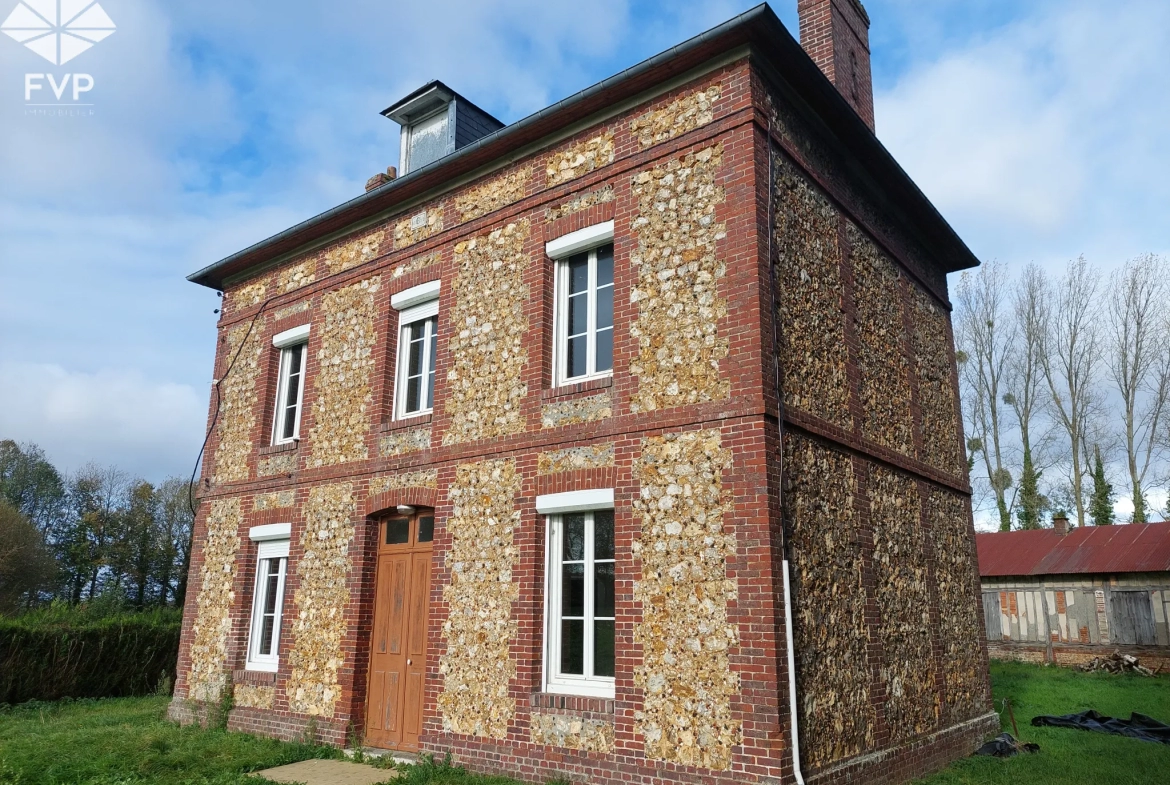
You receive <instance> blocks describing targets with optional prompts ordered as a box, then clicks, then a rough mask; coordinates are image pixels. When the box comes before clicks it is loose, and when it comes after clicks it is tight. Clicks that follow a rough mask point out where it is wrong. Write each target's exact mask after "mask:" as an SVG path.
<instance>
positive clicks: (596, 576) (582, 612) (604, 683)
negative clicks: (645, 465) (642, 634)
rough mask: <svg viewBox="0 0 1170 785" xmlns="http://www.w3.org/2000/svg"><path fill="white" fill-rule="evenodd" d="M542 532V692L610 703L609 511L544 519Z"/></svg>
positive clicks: (611, 527) (611, 585) (612, 665)
mask: <svg viewBox="0 0 1170 785" xmlns="http://www.w3.org/2000/svg"><path fill="white" fill-rule="evenodd" d="M547 532H548V534H547V537H548V540H547V546H546V549H545V553H546V554H547V569H546V571H545V574H546V582H547V585H546V591H545V620H546V625H545V626H546V634H545V667H544V673H545V679H544V681H545V684H544V688H545V690H546V691H548V692H559V693H565V694H569V695H590V696H597V697H603V698H612V697H613V694H614V672H615V662H616V661H615V656H616V655H615V651H614V631H615V607H614V564H615V562H614V518H613V510H612V509H599V510H586V511H579V512H564V513H558V514H555V515H549V516H548V527H547Z"/></svg>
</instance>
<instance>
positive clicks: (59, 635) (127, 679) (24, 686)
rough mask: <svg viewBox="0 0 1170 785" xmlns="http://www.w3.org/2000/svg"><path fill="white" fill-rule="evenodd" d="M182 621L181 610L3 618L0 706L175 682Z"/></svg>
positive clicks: (138, 690)
mask: <svg viewBox="0 0 1170 785" xmlns="http://www.w3.org/2000/svg"><path fill="white" fill-rule="evenodd" d="M181 624H182V613H181V612H180V611H179V610H177V609H164V610H156V611H148V612H142V613H129V612H122V613H115V614H109V615H104V616H96V617H95V616H94V615H93V614H91V613H87V612H85V611H83V610H77V609H68V608H52V609H49V610H46V611H39V612H35V613H31V614H27V615H25V616H18V617H15V618H6V619H0V703H23V702H24V701H28V700H34V699H35V700H57V699H59V698H65V697H70V698H102V697H117V696H125V695H146V694H150V693H153V692H155V691H156V690H157V689H158V688H159V684H160V682H162V681H164V680H169V681H168V682H167V683H174V677H175V661H176V659H177V658H178V654H179V629H180V626H181Z"/></svg>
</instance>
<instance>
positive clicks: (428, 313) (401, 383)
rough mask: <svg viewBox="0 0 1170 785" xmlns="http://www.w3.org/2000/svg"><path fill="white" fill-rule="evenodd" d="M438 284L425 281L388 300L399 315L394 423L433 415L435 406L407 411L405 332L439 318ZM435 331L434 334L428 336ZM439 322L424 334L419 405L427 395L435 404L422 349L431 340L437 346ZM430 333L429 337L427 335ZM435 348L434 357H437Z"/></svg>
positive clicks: (407, 345)
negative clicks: (419, 323) (411, 326)
mask: <svg viewBox="0 0 1170 785" xmlns="http://www.w3.org/2000/svg"><path fill="white" fill-rule="evenodd" d="M439 289H440V282H439V281H428V282H427V283H424V284H419V285H418V286H413V287H411V288H410V289H407V290H405V291H402V292H399V293H398V294H395V295H394V296H392V297H391V298H390V305H391V307H393V308H394V309H395V310H397V311H398V352H397V355H398V356H397V359H396V360H395V370H394V419H395V420H404V419H407V418H410V417H421V416H423V415H427V414H431V413H432V412H434V406H430V407H422V408H420V409H419V410H418V411H413V412H408V411H406V378H407V372H408V371H409V370H410V368H409V363H408V362H407V360H408V359H409V354H408V353H409V349H410V343H409V341H407V340H406V328H407V327H408V326H410V325H412V324H415V323H416V322H421V321H424V320H428V319H431V318H435V317H438V315H439ZM431 330H434V331H435V332H434V333H430V331H431ZM437 330H438V320H437V318H436V320H435V323H434V326H430V325H428V327H427V331H426V332H424V339H423V346H424V351H423V357H422V361H423V372H422V379H423V382H422V387H421V389H420V390H419V396H420V401H426V399H427V393H428V392H430V393H431V399H432V401H433V400H434V394H433V391H432V390H428V389H427V385H429V384H430V380H431V375H432V371H433V370H434V369H433V368H431V367H430V364H431V355H430V352H428V351H426V350H425V347H426V346H427V345H428V344H429V343H430V341H431V340H432V338H433V339H434V340H435V341H436V342H437V341H438V338H437ZM428 333H430V334H428ZM437 349H438V347H437V345H436V353H437Z"/></svg>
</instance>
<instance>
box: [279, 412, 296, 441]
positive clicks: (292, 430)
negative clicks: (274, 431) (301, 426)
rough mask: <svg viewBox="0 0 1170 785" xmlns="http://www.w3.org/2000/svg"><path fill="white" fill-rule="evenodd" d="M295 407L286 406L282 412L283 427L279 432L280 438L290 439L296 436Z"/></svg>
mask: <svg viewBox="0 0 1170 785" xmlns="http://www.w3.org/2000/svg"><path fill="white" fill-rule="evenodd" d="M296 428H297V407H296V406H287V407H285V410H284V427H283V428H282V429H281V431H280V438H282V439H291V438H292V437H293V436H295V435H296Z"/></svg>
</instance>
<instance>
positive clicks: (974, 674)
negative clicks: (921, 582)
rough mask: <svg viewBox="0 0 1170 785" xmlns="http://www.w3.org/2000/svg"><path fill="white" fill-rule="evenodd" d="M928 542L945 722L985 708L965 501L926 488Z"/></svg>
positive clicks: (976, 581)
mask: <svg viewBox="0 0 1170 785" xmlns="http://www.w3.org/2000/svg"><path fill="white" fill-rule="evenodd" d="M926 510H927V520H928V522H929V525H930V533H931V539H932V540H933V542H934V558H935V580H936V582H937V584H938V607H939V625H938V626H939V629H938V635H939V638H940V639H941V640H942V642H943V644H942V645H943V656H942V661H943V678H944V682H945V685H946V708H945V717H946V721H947V722H948V723H954V722H960V721H962V720H965V719H969V718H971V717H976V716H978V715H980V714H982V713H984V712H985V711H987V710H988V709H989V708H990V706H989V704H990V698H991V696H990V695H988V693H987V686H988V685H987V680H986V676H985V674H986V673H987V670H986V668H987V663H986V662H985V661H984V658H983V651H982V649H981V647H980V645H979V642H980V641H981V640H982V637H983V625H982V624H981V623H980V619H979V609H978V607H977V606H976V603H978V602H979V573H978V567H977V565H978V562H977V560H976V556H975V542H974V539H973V537H972V531H973V529H972V524H971V507H970V502H969V500H968V499H967V498H966V497H964V496H960V495H959V494H957V493H955V492H954V491H949V490H945V489H943V488H932V489H931V491H930V498H929V503H928V504H927V507H926Z"/></svg>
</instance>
